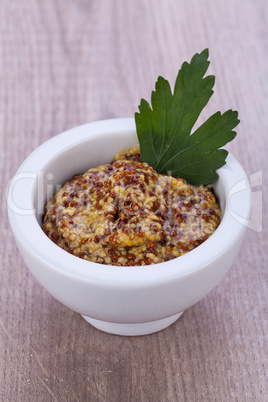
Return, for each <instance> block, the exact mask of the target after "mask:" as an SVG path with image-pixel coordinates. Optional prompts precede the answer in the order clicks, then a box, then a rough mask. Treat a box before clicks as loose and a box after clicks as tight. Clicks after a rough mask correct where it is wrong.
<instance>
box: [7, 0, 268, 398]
mask: <svg viewBox="0 0 268 402" xmlns="http://www.w3.org/2000/svg"><path fill="white" fill-rule="evenodd" d="M267 26H268V3H267V1H266V0H257V1H256V0H254V1H253V0H246V1H244V0H236V1H233V0H217V1H213V0H203V1H202V2H201V1H198V0H188V1H187V2H186V1H183V0H165V1H160V0H147V1H146V0H136V1H135V2H134V1H133V2H131V1H123V0H113V1H112V0H111V1H109V0H102V1H97V0H95V1H94V0H76V1H75V0H66V1H60V0H46V1H38V0H13V1H9V0H0V78H1V81H0V82H1V85H0V164H1V170H0V175H1V176H0V186H1V204H0V208H1V221H0V225H1V230H0V233H1V241H0V251H1V257H2V264H1V270H0V398H1V401H4V402H6V401H26V402H28V401H38V402H39V401H93V402H95V401H115V402H117V401H119V402H120V401H122V402H125V401H242V402H243V401H267V400H268V374H267V373H268V319H267V317H268V308H267V299H268V261H267V241H268V233H267V223H268V222H267V219H268V217H267V209H266V208H265V200H266V198H265V197H266V196H265V194H266V191H267V152H268V142H267V130H268V119H267V110H268V69H267V65H268V35H267ZM206 47H209V49H210V60H211V67H210V72H211V73H213V74H215V75H216V77H217V81H216V86H215V94H214V96H213V98H212V100H211V102H210V103H209V105H208V107H207V110H206V111H205V112H204V114H203V116H202V118H201V119H200V120H201V121H202V120H204V119H205V118H207V117H208V115H210V114H211V113H213V112H215V111H216V110H221V111H224V110H227V109H229V108H233V109H237V110H239V115H240V119H241V124H240V126H239V128H238V137H237V139H236V140H235V141H234V142H233V143H232V144H230V146H229V149H230V150H231V152H232V153H233V154H234V155H235V156H236V157H237V158H238V159H239V161H240V162H241V163H242V165H243V166H244V168H245V170H246V172H247V173H248V175H249V176H251V177H252V180H253V192H254V197H253V200H254V221H253V222H252V229H251V230H249V231H248V234H247V237H246V240H245V243H244V245H243V247H242V250H241V252H240V254H239V257H238V258H237V260H236V262H235V263H234V265H233V267H232V269H231V270H230V272H229V273H228V274H227V276H226V277H225V278H224V279H223V280H222V282H221V283H220V284H219V285H218V286H217V288H216V289H215V290H214V291H212V292H211V293H210V294H209V295H208V296H207V297H206V298H205V299H204V300H202V301H201V302H199V303H198V304H196V305H195V306H194V307H192V308H190V309H189V310H187V311H186V312H185V313H184V314H183V316H182V317H181V318H180V319H179V320H178V321H177V322H176V323H175V324H174V325H172V326H171V327H169V328H168V329H166V330H164V331H162V332H159V333H156V334H153V335H150V336H144V337H134V338H127V337H119V336H113V335H108V334H105V333H102V332H99V331H98V330H96V329H94V328H93V327H91V326H89V325H88V324H87V323H86V322H85V321H84V320H83V319H82V318H81V317H80V316H79V315H78V314H76V313H74V312H72V311H70V310H68V309H67V308H65V307H64V306H62V305H61V304H60V303H58V302H57V301H56V300H54V299H53V298H52V297H51V296H50V295H49V294H48V293H47V292H46V291H45V290H44V289H42V288H41V287H40V286H39V285H38V284H37V282H36V281H35V280H34V278H33V277H32V276H31V274H30V273H29V272H28V270H27V268H26V266H25V265H24V263H23V262H22V259H21V257H20V255H19V252H18V250H17V248H16V246H15V243H14V240H13V238H12V234H11V230H10V228H9V224H8V221H7V216H6V201H5V190H6V187H7V185H8V182H9V180H10V179H11V177H12V176H13V175H14V173H15V172H16V169H17V168H18V166H19V165H20V163H21V162H22V161H23V160H24V159H25V157H26V156H27V155H28V154H29V153H30V152H31V151H32V150H33V149H34V148H35V147H37V146H38V145H39V144H41V143H42V142H44V141H45V140H47V139H49V138H51V137H52V136H54V135H56V134H58V133H60V132H62V131H64V130H66V129H68V128H71V127H73V126H76V125H79V124H82V123H85V122H90V121H94V120H98V119H105V118H112V117H124V116H133V114H134V112H135V111H136V110H137V106H138V104H139V101H140V98H141V97H144V98H146V99H148V98H149V97H150V92H151V90H152V88H153V87H154V82H155V80H156V78H157V77H158V75H163V76H164V77H165V78H167V79H169V80H170V81H171V83H173V82H174V80H175V77H176V74H177V70H178V67H179V66H180V65H181V63H182V62H183V61H184V60H189V59H190V57H191V56H192V55H193V54H194V53H195V52H197V51H201V50H203V49H204V48H206ZM260 172H263V176H262V177H263V178H262V181H261V178H260V177H261V176H260ZM254 174H255V176H252V175H254ZM254 177H255V181H254ZM261 192H262V193H263V198H262V200H263V208H262V209H261V197H260V195H261Z"/></svg>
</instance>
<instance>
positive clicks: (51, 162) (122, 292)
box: [8, 118, 251, 335]
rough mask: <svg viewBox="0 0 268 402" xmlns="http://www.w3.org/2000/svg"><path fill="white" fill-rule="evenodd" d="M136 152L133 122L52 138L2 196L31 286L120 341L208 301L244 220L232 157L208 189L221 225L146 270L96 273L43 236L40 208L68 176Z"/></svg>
mask: <svg viewBox="0 0 268 402" xmlns="http://www.w3.org/2000/svg"><path fill="white" fill-rule="evenodd" d="M135 145H137V136H136V131H135V123H134V119H130V118H127V119H112V120H103V121H99V122H94V123H89V124H85V125H82V126H80V127H76V128H73V129H71V130H69V131H66V132H64V133H62V134H60V135H57V136H55V137H54V138H52V139H50V140H49V141H47V142H45V143H44V144H43V145H41V146H40V147H39V148H37V149H36V150H35V151H34V152H33V153H32V154H31V155H30V156H29V157H28V158H27V159H26V160H25V162H24V163H23V164H22V165H21V167H20V168H19V170H18V172H17V174H16V175H15V177H14V178H13V180H12V182H11V185H10V188H9V192H8V215H9V221H10V225H11V228H12V231H13V234H14V238H15V240H16V243H17V246H18V248H19V251H20V253H21V255H22V258H23V260H24V261H25V263H26V265H27V266H28V268H29V269H30V271H31V272H32V274H33V275H34V276H35V278H36V279H37V281H38V282H39V283H40V284H41V285H42V286H43V287H44V288H45V289H46V290H47V291H48V292H49V293H50V294H51V295H52V296H54V297H55V298H56V299H57V300H58V301H60V302H61V303H63V304H64V305H65V306H67V307H69V308H70V309H72V310H74V311H76V312H78V313H80V314H81V315H82V316H83V317H84V318H85V319H86V320H87V321H88V322H89V323H90V324H92V325H93V326H94V327H96V328H98V329H100V330H103V331H106V332H109V333H113V334H119V335H145V334H149V333H153V332H156V331H159V330H162V329H164V328H166V327H167V326H169V325H170V324H172V323H173V322H174V321H176V320H177V319H178V318H179V317H180V315H181V314H182V313H183V311H184V310H185V309H187V308H189V307H191V306H192V305H193V304H195V303H197V302H198V301H199V300H201V299H202V298H203V297H204V296H206V295H207V294H208V293H209V292H210V291H211V290H212V289H213V288H214V287H215V286H216V285H217V284H218V283H219V281H220V280H221V279H222V278H223V276H224V275H225V274H226V272H227V270H228V269H229V268H230V266H231V264H232V262H233V260H234V258H235V257H236V255H237V253H238V251H239V249H240V246H241V244H242V241H243V238H244V234H245V231H246V226H247V222H248V219H249V216H250V205H251V204H250V194H251V192H250V185H249V182H248V179H247V176H246V174H245V172H244V170H243V169H242V167H241V166H240V164H239V163H238V162H237V160H236V159H235V158H234V157H233V156H232V155H231V154H229V155H228V158H227V164H226V165H225V166H224V167H222V168H221V169H220V170H219V176H220V178H219V180H218V181H217V182H216V183H215V185H214V191H215V193H216V196H217V197H218V200H219V203H220V207H221V210H222V222H221V224H220V226H219V227H218V229H217V230H216V231H215V233H214V234H213V235H212V236H211V237H210V238H209V239H208V240H207V241H205V242H204V243H203V244H201V245H200V246H199V247H197V248H195V249H194V250H192V251H190V252H189V253H187V254H185V255H183V256H181V257H178V258H176V259H174V260H171V261H167V262H163V263H159V264H156V265H150V266H137V267H117V266H108V265H100V264H96V263H92V262H88V261H86V260H83V259H80V258H78V257H75V256H73V255H71V254H69V253H68V252H66V251H64V250H62V249H61V248H60V247H58V246H57V245H56V244H54V243H53V242H52V241H51V240H50V239H49V238H48V237H47V236H46V235H45V234H44V232H43V231H42V229H41V219H42V214H43V210H44V204H45V202H46V200H47V199H48V198H49V197H50V196H51V195H52V194H53V193H54V192H55V190H57V189H58V188H59V187H60V185H62V184H63V183H64V182H65V181H66V180H67V179H69V178H70V177H72V176H73V175H74V174H79V173H83V172H84V171H86V170H87V169H89V168H90V167H96V166H98V165H100V164H104V163H108V162H110V161H111V160H112V158H113V157H114V155H115V154H116V152H118V151H120V150H121V149H122V148H124V147H132V146H135Z"/></svg>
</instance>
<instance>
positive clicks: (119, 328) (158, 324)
mask: <svg viewBox="0 0 268 402" xmlns="http://www.w3.org/2000/svg"><path fill="white" fill-rule="evenodd" d="M182 313H183V311H182V312H180V313H178V314H175V315H172V316H171V317H167V318H163V319H162V320H157V321H150V322H142V323H133V324H118V323H113V322H108V321H100V320H95V319H94V318H90V317H87V316H85V315H82V317H83V318H84V319H85V320H86V321H87V322H88V323H89V324H91V325H92V326H93V327H95V328H97V329H99V330H100V331H104V332H108V333H109V334H114V335H124V336H138V335H149V334H152V333H154V332H158V331H161V330H162V329H165V328H167V327H168V326H169V325H171V324H173V323H174V322H175V321H176V320H177V319H178V318H179V317H180V316H181V315H182Z"/></svg>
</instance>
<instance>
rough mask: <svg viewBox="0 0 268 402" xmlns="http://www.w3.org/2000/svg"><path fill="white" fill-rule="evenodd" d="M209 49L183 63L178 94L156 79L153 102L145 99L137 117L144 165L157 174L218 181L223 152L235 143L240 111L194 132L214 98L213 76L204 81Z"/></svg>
mask: <svg viewBox="0 0 268 402" xmlns="http://www.w3.org/2000/svg"><path fill="white" fill-rule="evenodd" d="M208 66H209V61H208V49H205V50H203V52H201V53H200V54H198V53H197V54H195V55H194V56H193V58H192V60H191V62H190V64H188V63H187V62H184V63H183V64H182V67H181V69H180V71H179V73H178V76H177V79H176V82H175V87H174V93H173V94H172V92H171V88H170V85H169V82H168V81H167V80H165V79H164V78H163V77H158V80H157V82H156V84H155V91H153V92H152V97H151V102H152V109H151V107H150V105H149V103H148V102H147V101H146V100H144V99H141V102H140V105H139V113H138V112H137V113H135V122H136V129H137V135H138V139H139V143H140V151H141V161H142V162H147V163H148V164H149V165H150V166H152V167H153V168H154V169H155V170H156V171H157V172H158V173H163V174H168V175H172V176H175V177H182V178H183V179H185V180H187V181H188V182H189V183H191V184H195V185H199V184H209V183H212V182H213V181H215V180H216V179H217V177H218V174H217V173H216V170H217V169H219V168H220V167H221V166H223V165H224V164H225V159H226V157H227V155H228V152H227V151H226V150H224V149H219V148H221V147H222V146H224V145H225V144H227V142H229V141H231V140H233V139H234V137H235V136H236V133H235V132H234V131H232V130H233V128H234V127H236V126H237V125H238V123H239V120H238V113H237V112H236V111H232V110H228V111H227V112H225V113H223V114H221V113H220V112H217V113H215V114H213V115H212V116H211V117H210V118H209V119H208V120H207V121H205V123H203V124H202V125H201V126H200V127H199V128H198V129H197V130H196V131H195V132H194V133H193V134H191V131H192V128H193V126H194V124H195V123H196V121H197V119H198V117H199V115H200V113H201V112H202V110H203V109H204V107H205V106H206V105H207V103H208V101H209V99H210V98H211V96H212V94H213V90H212V88H213V86H214V83H215V77H214V76H213V75H209V76H207V77H205V78H204V75H205V73H206V71H207V69H208Z"/></svg>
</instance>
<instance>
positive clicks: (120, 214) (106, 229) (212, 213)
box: [43, 148, 221, 266]
mask: <svg viewBox="0 0 268 402" xmlns="http://www.w3.org/2000/svg"><path fill="white" fill-rule="evenodd" d="M220 214H221V212H220V208H219V206H218V204H217V202H216V199H215V196H214V194H213V193H212V191H211V190H210V189H209V188H207V187H205V186H193V185H190V184H188V183H187V182H186V181H184V180H183V179H181V178H174V177H171V176H166V175H162V174H158V173H157V172H155V171H154V170H153V169H152V168H151V167H150V166H149V165H147V164H146V163H141V162H140V153H139V149H138V148H131V149H125V150H123V151H121V152H120V153H119V154H117V155H116V156H115V158H114V160H113V161H112V162H111V163H108V164H105V165H101V166H98V167H97V168H92V169H89V170H88V171H87V172H85V173H84V174H82V175H79V176H74V177H73V178H72V179H71V180H69V181H67V182H66V183H65V185H64V186H63V187H62V189H61V190H60V191H58V192H57V193H56V194H55V195H54V196H53V197H52V198H51V199H50V200H49V201H48V202H47V204H46V206H45V214H44V218H43V230H44V232H45V233H46V235H47V236H48V237H49V238H50V239H51V240H52V241H54V242H55V243H56V244H57V245H58V246H60V247H61V248H63V249H65V250H66V251H68V252H69V253H71V254H74V255H75V256H77V257H80V258H83V259H85V260H88V261H92V262H97V263H100V264H108V265H119V266H137V265H151V264H156V263H160V262H164V261H168V260H171V259H174V258H176V257H179V256H181V255H183V254H185V253H187V252H189V251H190V250H192V249H194V248H195V247H197V246H199V245H200V244H201V243H203V242H204V241H205V240H207V239H208V237H209V236H211V235H212V233H213V232H214V231H215V230H216V229H217V227H218V226H219V224H220Z"/></svg>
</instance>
